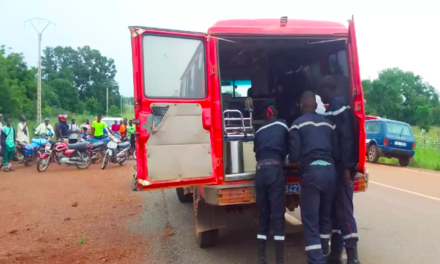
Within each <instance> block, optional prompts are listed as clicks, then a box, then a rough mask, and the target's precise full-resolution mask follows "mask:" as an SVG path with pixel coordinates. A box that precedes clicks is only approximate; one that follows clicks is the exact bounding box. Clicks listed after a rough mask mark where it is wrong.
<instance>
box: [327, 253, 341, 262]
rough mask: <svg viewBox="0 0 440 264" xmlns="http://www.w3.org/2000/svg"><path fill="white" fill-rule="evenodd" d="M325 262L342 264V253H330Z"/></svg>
mask: <svg viewBox="0 0 440 264" xmlns="http://www.w3.org/2000/svg"><path fill="white" fill-rule="evenodd" d="M326 264H342V255H341V254H338V253H333V251H332V252H331V253H330V255H329V256H328V258H327V262H326Z"/></svg>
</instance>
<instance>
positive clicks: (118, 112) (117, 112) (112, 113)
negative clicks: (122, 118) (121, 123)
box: [107, 105, 121, 116]
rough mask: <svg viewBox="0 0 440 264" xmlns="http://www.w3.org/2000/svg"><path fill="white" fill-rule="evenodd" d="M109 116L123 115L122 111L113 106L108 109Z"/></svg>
mask: <svg viewBox="0 0 440 264" xmlns="http://www.w3.org/2000/svg"><path fill="white" fill-rule="evenodd" d="M107 115H109V116H119V115H121V110H120V109H119V108H118V107H117V106H116V105H112V106H110V108H109V109H108V113H107Z"/></svg>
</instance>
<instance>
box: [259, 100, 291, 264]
mask: <svg viewBox="0 0 440 264" xmlns="http://www.w3.org/2000/svg"><path fill="white" fill-rule="evenodd" d="M264 116H265V117H266V118H267V122H266V124H265V125H263V126H262V127H261V128H260V129H258V130H257V132H255V138H254V152H255V157H256V160H257V168H256V170H257V172H256V178H255V190H256V196H257V198H256V199H257V206H258V213H259V216H258V234H257V240H258V264H266V263H267V262H266V240H267V235H268V231H269V225H270V223H271V224H272V228H273V234H274V240H275V252H276V263H277V264H283V263H284V213H285V212H286V207H285V201H284V199H285V198H284V192H285V181H284V175H283V164H284V159H285V157H286V156H287V147H286V146H287V142H288V141H287V140H288V136H289V133H288V127H287V124H286V122H285V121H284V120H281V119H277V110H276V108H275V106H274V105H273V104H271V105H268V106H267V107H266V108H265V109H264Z"/></svg>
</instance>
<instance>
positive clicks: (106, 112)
mask: <svg viewBox="0 0 440 264" xmlns="http://www.w3.org/2000/svg"><path fill="white" fill-rule="evenodd" d="M105 115H106V116H108V86H107V110H106V111H105Z"/></svg>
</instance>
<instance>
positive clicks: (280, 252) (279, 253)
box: [275, 241, 284, 264]
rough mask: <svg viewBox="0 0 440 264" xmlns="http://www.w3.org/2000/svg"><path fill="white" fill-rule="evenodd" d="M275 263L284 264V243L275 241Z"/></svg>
mask: <svg viewBox="0 0 440 264" xmlns="http://www.w3.org/2000/svg"><path fill="white" fill-rule="evenodd" d="M275 261H276V262H275V263H276V264H284V241H283V242H281V241H275Z"/></svg>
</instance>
